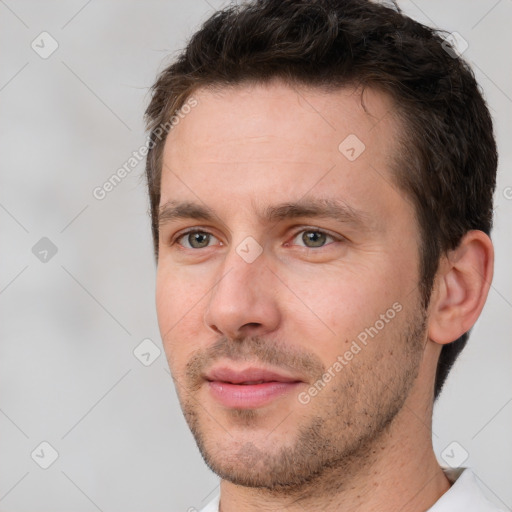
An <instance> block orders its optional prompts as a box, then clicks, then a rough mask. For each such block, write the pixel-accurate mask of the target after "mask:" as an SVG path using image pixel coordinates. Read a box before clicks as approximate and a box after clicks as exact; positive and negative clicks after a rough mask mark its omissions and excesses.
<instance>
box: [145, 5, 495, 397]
mask: <svg viewBox="0 0 512 512" xmlns="http://www.w3.org/2000/svg"><path fill="white" fill-rule="evenodd" d="M274 78H278V79H282V80H284V81H285V82H286V83H288V84H291V85H306V86H316V87H320V88H326V89H328V90H335V89H336V88H341V87H346V86H347V85H358V86H363V87H366V86H370V87H374V88H377V89H379V90H381V91H384V92H385V93H387V94H388V95H389V96H390V97H391V98H393V99H394V100H395V104H396V108H397V113H398V114H399V117H400V118H401V120H402V121H403V126H404V127H405V128H406V129H403V130H402V132H403V140H402V141H401V147H402V151H401V154H400V165H399V167H398V169H397V170H396V171H395V179H396V182H397V184H398V186H399V187H400V188H401V189H402V190H403V191H404V192H405V193H406V194H407V197H408V198H409V199H410V200H411V201H412V202H413V204H414V207H415V212H416V216H417V220H418V225H419V229H420V234H421V240H422V242H421V246H420V267H421V280H420V288H421V295H422V300H423V306H424V307H425V308H426V307H427V306H428V304H429V300H430V295H431V291H432V286H433V282H434V277H435V274H436V271H437V268H438V264H439V259H440V256H441V255H442V254H443V253H445V252H446V251H449V250H451V249H454V248H456V247H457V246H458V244H459V243H460V241H461V238H462V237H463V235H464V234H465V233H467V232H468V231H469V230H472V229H478V230H481V231H483V232H485V233H486V234H488V235H489V234H490V231H491V227H492V214H493V193H494V188H495V184H496V169H497V152H496V144H495V140H494V135H493V128H492V120H491V117H490V114H489V111H488V109H487V106H486V104H485V101H484V99H483V97H482V94H481V93H480V91H479V88H478V85H477V83H476V80H475V77H474V75H473V72H472V71H471V69H470V68H469V66H468V65H467V64H466V63H465V62H464V60H463V59H462V58H460V57H458V56H457V55H456V53H455V49H454V48H453V47H451V46H450V45H449V44H448V42H447V39H446V38H445V37H444V36H443V34H442V33H441V32H440V31H438V30H434V29H432V28H429V27H426V26H424V25H422V24H420V23H418V22H416V21H414V20H412V19H410V18H408V17H407V16H405V15H403V14H402V13H401V12H400V10H399V9H398V7H396V8H395V9H392V8H390V7H386V6H384V5H380V4H378V3H374V2H371V1H370V0H255V1H252V2H245V3H243V4H240V5H236V4H235V5H231V6H230V7H228V8H226V9H224V10H221V11H218V12H216V13H215V14H214V15H213V16H211V17H210V18H209V19H208V20H207V21H206V22H205V23H204V24H203V26H202V27H201V29H200V30H199V31H197V32H196V33H195V34H194V35H193V36H192V38H191V39H190V41H189V43H188V45H187V46H186V48H185V49H184V50H183V51H182V52H181V53H180V55H179V56H178V57H177V58H176V59H175V61H174V62H173V64H172V65H170V66H169V67H167V68H166V69H164V71H163V72H162V73H161V74H160V76H159V77H158V79H157V81H156V83H155V84H154V86H153V88H152V99H151V102H150V104H149V106H148V108H147V110H146V121H147V126H148V129H149V130H150V143H149V146H150V150H149V152H148V156H147V163H146V177H147V183H148V189H149V197H150V213H151V219H152V231H153V241H154V250H155V257H156V258H158V207H159V203H160V181H161V172H162V153H163V147H164V144H165V136H164V137H161V135H160V132H159V131H158V130H159V127H160V131H161V127H162V126H165V125H166V124H167V125H169V120H170V119H171V117H172V116H173V115H175V114H176V113H177V112H178V111H179V109H180V108H181V107H182V106H183V105H184V103H185V101H186V100H187V99H188V98H190V96H191V95H192V94H193V92H194V91H195V90H197V89H199V88H201V87H212V86H220V87H222V86H232V85H233V86H234V85H239V84H244V83H251V82H252V83H265V82H268V81H270V80H271V79H274ZM468 335H469V332H467V333H465V334H464V335H462V336H461V337H460V338H459V339H458V340H456V341H454V342H452V343H449V344H447V345H445V346H443V348H442V351H441V355H440V358H439V362H438V367H437V374H436V382H435V390H434V396H435V398H437V397H438V396H439V393H440V391H441V388H442V386H443V384H444V382H445V379H446V377H447V375H448V372H449V370H450V368H451V367H452V365H453V363H454V361H455V359H456V358H457V356H458V354H459V352H460V351H461V350H462V348H463V347H464V346H465V344H466V342H467V338H468Z"/></svg>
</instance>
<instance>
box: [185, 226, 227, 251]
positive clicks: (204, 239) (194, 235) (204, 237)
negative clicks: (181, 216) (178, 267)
mask: <svg viewBox="0 0 512 512" xmlns="http://www.w3.org/2000/svg"><path fill="white" fill-rule="evenodd" d="M212 238H213V239H215V240H217V238H216V237H215V236H214V235H212V234H211V233H209V232H208V231H203V230H198V229H195V230H190V231H187V232H185V233H182V234H181V235H179V236H178V238H176V240H175V243H179V244H180V245H181V246H183V247H184V248H185V249H204V248H205V247H208V246H209V244H210V242H211V240H212Z"/></svg>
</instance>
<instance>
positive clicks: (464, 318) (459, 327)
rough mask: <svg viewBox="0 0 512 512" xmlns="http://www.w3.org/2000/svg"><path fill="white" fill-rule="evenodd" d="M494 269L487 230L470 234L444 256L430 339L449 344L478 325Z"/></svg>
mask: <svg viewBox="0 0 512 512" xmlns="http://www.w3.org/2000/svg"><path fill="white" fill-rule="evenodd" d="M493 271H494V249H493V245H492V242H491V239H490V238H489V237H488V236H487V235H486V234H485V233H484V232H483V231H477V230H472V231H469V232H468V233H466V235H464V237H463V238H462V240H461V242H460V244H459V246H458V247H457V248H456V249H453V250H452V251H449V252H448V253H447V254H446V255H444V256H442V257H441V260H440V262H439V267H438V271H437V274H436V278H435V281H434V287H433V290H432V297H431V301H430V306H429V313H430V314H429V329H428V336H429V338H430V339H431V340H432V341H434V342H436V343H439V344H440V345H445V344H447V343H451V342H452V341H455V340H456V339H457V338H459V337H460V336H462V335H463V334H464V333H465V332H467V331H469V329H471V327H472V326H473V325H474V324H475V322H476V321H477V319H478V317H479V316H480V313H481V311H482V309H483V307H484V304H485V301H486V299H487V294H488V293H489V288H490V286H491V281H492V276H493Z"/></svg>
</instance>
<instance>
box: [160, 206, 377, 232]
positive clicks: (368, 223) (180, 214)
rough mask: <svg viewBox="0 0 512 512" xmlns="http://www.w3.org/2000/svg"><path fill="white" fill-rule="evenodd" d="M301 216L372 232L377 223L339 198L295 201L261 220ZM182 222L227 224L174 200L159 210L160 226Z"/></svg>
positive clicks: (268, 209)
mask: <svg viewBox="0 0 512 512" xmlns="http://www.w3.org/2000/svg"><path fill="white" fill-rule="evenodd" d="M299 217H310V218H313V217H314V218H326V219H334V220H336V221H339V222H343V223H344V224H350V225H353V226H354V227H355V228H357V229H360V230H365V231H368V230H371V229H372V227H373V224H374V222H373V221H372V219H371V216H370V215H369V214H368V213H367V212H364V211H362V210H357V209H355V208H353V207H351V206H350V205H348V204H347V203H345V202H344V201H342V200H341V199H338V198H336V199H335V198H315V199H299V200H298V201H295V202H286V203H281V204H277V205H271V206H268V207H266V208H265V209H264V210H263V211H260V212H258V218H259V220H260V222H262V223H273V222H278V221H282V220H286V219H294V218H299ZM178 219H195V220H203V221H206V222H220V223H221V224H224V222H223V221H222V219H221V218H220V217H219V216H218V215H217V214H216V213H215V212H214V211H213V210H212V209H211V208H209V207H208V206H206V205H203V204H199V203H193V202H190V201H176V200H170V201H167V202H166V203H164V204H163V205H162V206H160V207H159V211H158V225H159V227H162V226H163V225H164V224H167V223H168V222H171V221H173V220H178Z"/></svg>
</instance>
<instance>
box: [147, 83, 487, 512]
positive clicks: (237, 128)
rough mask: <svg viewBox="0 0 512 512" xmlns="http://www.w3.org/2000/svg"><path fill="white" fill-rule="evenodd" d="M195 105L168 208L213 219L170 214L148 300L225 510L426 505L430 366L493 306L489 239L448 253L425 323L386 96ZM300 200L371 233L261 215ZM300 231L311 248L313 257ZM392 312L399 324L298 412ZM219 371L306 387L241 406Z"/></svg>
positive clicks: (436, 485)
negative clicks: (211, 380)
mask: <svg viewBox="0 0 512 512" xmlns="http://www.w3.org/2000/svg"><path fill="white" fill-rule="evenodd" d="M194 97H195V98H196V99H197V101H198V105H197V106H196V107H195V108H194V109H192V110H191V112H190V113H189V114H187V116H186V117H185V118H184V119H182V120H181V121H180V123H179V124H178V125H177V126H175V127H174V129H173V130H172V131H171V132H170V134H169V135H168V137H167V141H166V145H165V148H164V155H163V172H162V182H161V185H162V196H161V203H160V204H161V206H162V207H164V205H166V204H169V202H170V201H189V202H194V203H197V204H199V205H203V206H208V207H209V208H210V209H211V210H213V211H214V212H215V214H216V216H217V218H215V219H213V220H209V221H207V222H205V221H204V220H201V219H194V218H174V219H167V220H166V219H165V218H163V222H162V224H161V226H160V238H159V242H160V249H159V261H158V271H157V295H156V302H157V313H158V321H159V326H160V331H161V334H162V339H163V343H164V348H165V351H166V355H167V358H168V361H169V366H170V369H171V373H172V375H173V378H174V381H175V384H176V389H177V392H178V396H179V398H180V402H181V405H182V408H183V411H184V414H185V417H186V419H187V421H188V423H189V426H190V428H191V430H192V432H193V434H194V436H195V438H196V441H197V443H198V446H199V448H200V450H201V453H202V455H203V457H204V458H205V461H206V462H207V464H208V465H209V466H210V467H211V468H212V469H213V470H214V471H216V472H217V473H218V474H219V475H220V476H221V478H222V480H221V510H222V512H231V511H235V510H236V511H252V510H289V511H295V510H297V511H303V510H309V511H316V510H322V511H331V510H352V511H358V510H365V511H374V510H375V511H377V510H378V511H380V512H386V511H388V510H389V511H391V510H393V511H396V510H401V509H402V508H403V509H404V510H409V511H418V512H419V511H423V510H426V509H428V508H429V507H430V506H432V505H433V504H434V503H435V502H436V501H437V500H438V499H439V497H440V496H441V495H442V494H443V493H445V492H446V491H447V490H448V489H449V486H450V484H449V481H448V480H447V479H446V477H445V476H444V473H443V472H442V470H441V468H440V466H439V464H438V462H437V460H436V457H435V455H434V452H433V448H432V435H431V422H432V402H433V386H434V377H435V370H436V364H437V359H438V357H439V353H440V350H441V347H442V345H443V344H445V343H449V342H451V341H453V340H455V339H457V337H458V336H460V335H461V334H462V333H464V332H466V331H467V330H468V329H469V328H470V327H471V326H472V325H473V323H474V322H475V321H476V319H477V318H478V315H479V313H480V311H481V309H482V307H483V304H484V302H485V299H486V296H487V292H488V289H489V285H490V281H491V278H492V261H493V252H492V244H491V242H490V240H489V238H488V237H487V236H486V235H484V234H483V233H481V232H479V231H471V232H469V233H468V234H467V235H466V237H465V238H464V239H463V241H462V242H461V245H460V246H459V248H457V249H456V250H455V251H452V252H451V253H448V254H446V255H444V256H443V258H442V260H441V262H440V265H439V271H438V274H437V276H436V280H435V284H434V289H433V292H432V298H431V302H430V306H429V309H428V311H423V310H422V308H421V300H420V295H419V288H418V283H419V253H418V244H419V231H418V225H417V223H416V217H415V212H414V208H413V206H412V204H411V202H410V201H409V200H408V198H407V196H406V195H405V193H404V192H403V191H401V190H399V189H398V188H397V187H396V186H395V185H394V180H393V169H392V166H393V162H394V158H395V157H396V155H397V154H398V153H397V152H398V151H399V148H398V146H397V142H396V141H397V134H398V133H399V130H400V129H401V126H400V124H399V122H398V120H397V119H396V118H395V117H394V115H393V104H392V102H391V100H390V99H389V98H388V97H387V96H386V95H384V94H382V93H379V92H377V91H374V90H371V89H367V90H366V91H365V92H364V108H363V107H362V104H361V91H357V90H354V89H352V88H345V89H340V90H338V91H336V92H324V91H321V90H318V89H311V88H309V89H306V88H304V87H301V88H296V87H290V86H289V85H286V84H284V83H281V82H279V81H273V82H270V83H267V84H265V85H261V84H259V85H242V86H237V87H234V88H229V89H227V88H225V89H221V90H217V91H216V92H213V91H210V90H206V89H201V90H198V91H196V92H195V93H194ZM349 134H355V135H356V136H357V137H358V138H359V139H360V140H361V141H363V143H364V144H365V150H364V151H363V152H362V153H361V154H360V155H359V156H358V158H356V159H355V160H354V161H349V160H348V159H347V158H346V157H345V155H344V154H342V152H340V150H339V149H338V146H339V145H340V143H341V142H342V141H343V140H344V139H345V138H346V137H347V136H348V135H349ZM305 198H307V199H321V198H337V199H341V200H343V201H344V203H345V204H347V205H349V206H350V208H351V209H352V211H355V210H357V211H358V212H361V218H362V222H361V223H359V224H356V223H353V222H351V221H349V219H344V218H329V217H314V216H307V215H306V216H302V217H298V218H283V219H280V220H273V221H267V220H264V219H263V218H261V217H260V216H259V213H261V212H262V211H264V210H265V208H267V207H269V206H271V205H277V204H281V203H284V202H291V201H298V200H300V199H305ZM189 228H195V229H197V230H199V231H201V230H202V232H203V235H202V236H201V235H199V239H200V240H201V242H204V243H205V245H204V246H203V245H201V247H196V246H194V247H195V248H194V247H193V246H192V245H190V244H191V243H192V244H194V243H196V242H197V239H194V238H193V237H189V236H184V235H183V232H184V230H186V229H189ZM318 230H322V231H323V232H325V233H327V235H330V236H326V237H324V236H323V235H322V234H319V233H318ZM311 232H313V234H312V233H311ZM208 233H209V234H210V235H209V234H208ZM305 233H309V235H310V236H312V237H313V238H314V237H317V238H316V239H318V237H319V240H320V241H319V243H318V245H317V246H314V247H309V248H308V247H307V246H306V245H307V244H308V239H307V237H306V239H304V237H303V235H305ZM314 233H316V235H315V234H314ZM249 236H250V237H252V238H253V239H254V240H255V241H257V243H258V244H259V246H260V247H261V249H262V252H261V254H260V255H259V256H258V257H257V258H256V259H255V260H254V261H253V262H251V263H247V262H246V261H245V260H244V259H243V258H242V257H241V256H240V253H239V252H237V248H240V247H244V244H243V242H244V241H246V238H247V237H249ZM241 244H242V245H241ZM245 247H246V246H245ZM251 250H252V249H251ZM393 304H399V305H400V307H401V309H400V311H399V312H397V313H396V315H394V317H393V319H391V320H390V321H389V322H387V323H386V324H385V326H384V327H383V328H382V329H380V330H379V332H378V334H377V335H375V336H374V337H373V338H369V340H368V343H367V345H365V346H363V347H362V349H361V350H360V351H359V352H358V353H357V354H356V355H354V356H353V358H352V359H351V360H350V361H348V362H347V364H345V365H344V366H343V368H342V369H341V370H340V371H334V372H332V370H331V373H333V374H334V376H333V377H332V378H331V379H329V382H328V383H327V384H326V385H325V387H323V388H322V390H321V391H320V392H318V393H317V394H316V395H315V396H313V397H311V399H310V401H309V402H308V403H306V404H305V403H301V401H300V400H299V399H298V395H299V393H301V392H307V391H308V390H309V389H310V388H311V386H312V385H313V384H314V383H315V382H317V380H318V379H319V378H322V375H323V374H324V373H325V371H326V370H327V369H329V368H332V367H333V364H334V363H335V361H337V358H338V356H339V355H340V354H344V353H346V351H347V350H349V349H350V347H351V343H352V342H353V341H354V340H356V339H357V336H358V334H360V333H361V332H362V331H364V330H365V328H368V327H370V326H374V325H375V324H376V321H377V320H379V318H382V317H381V316H380V315H382V314H384V313H386V311H388V310H389V309H390V308H392V305H393ZM219 363H225V364H226V365H228V366H233V367H236V368H243V367H244V365H249V364H253V365H257V366H265V367H269V366H271V367H272V368H274V369H277V370H279V369H281V370H283V371H285V372H287V373H288V374H291V375H294V376H296V377H298V378H299V379H300V380H301V381H302V382H301V383H300V384H299V385H298V387H297V389H296V391H294V392H293V393H287V394H285V395H283V396H281V397H279V398H277V399H275V400H274V401H272V402H271V403H269V404H267V405H264V406H262V407H257V408H252V409H233V408H229V407H225V406H223V405H221V404H219V402H217V401H216V400H215V399H214V398H213V397H212V395H211V393H210V391H209V389H208V386H207V383H206V382H205V381H204V380H202V378H201V375H203V374H204V372H205V371H207V370H208V369H209V368H211V367H212V366H213V365H214V364H215V365H218V364H219ZM302 396H303V395H302Z"/></svg>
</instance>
